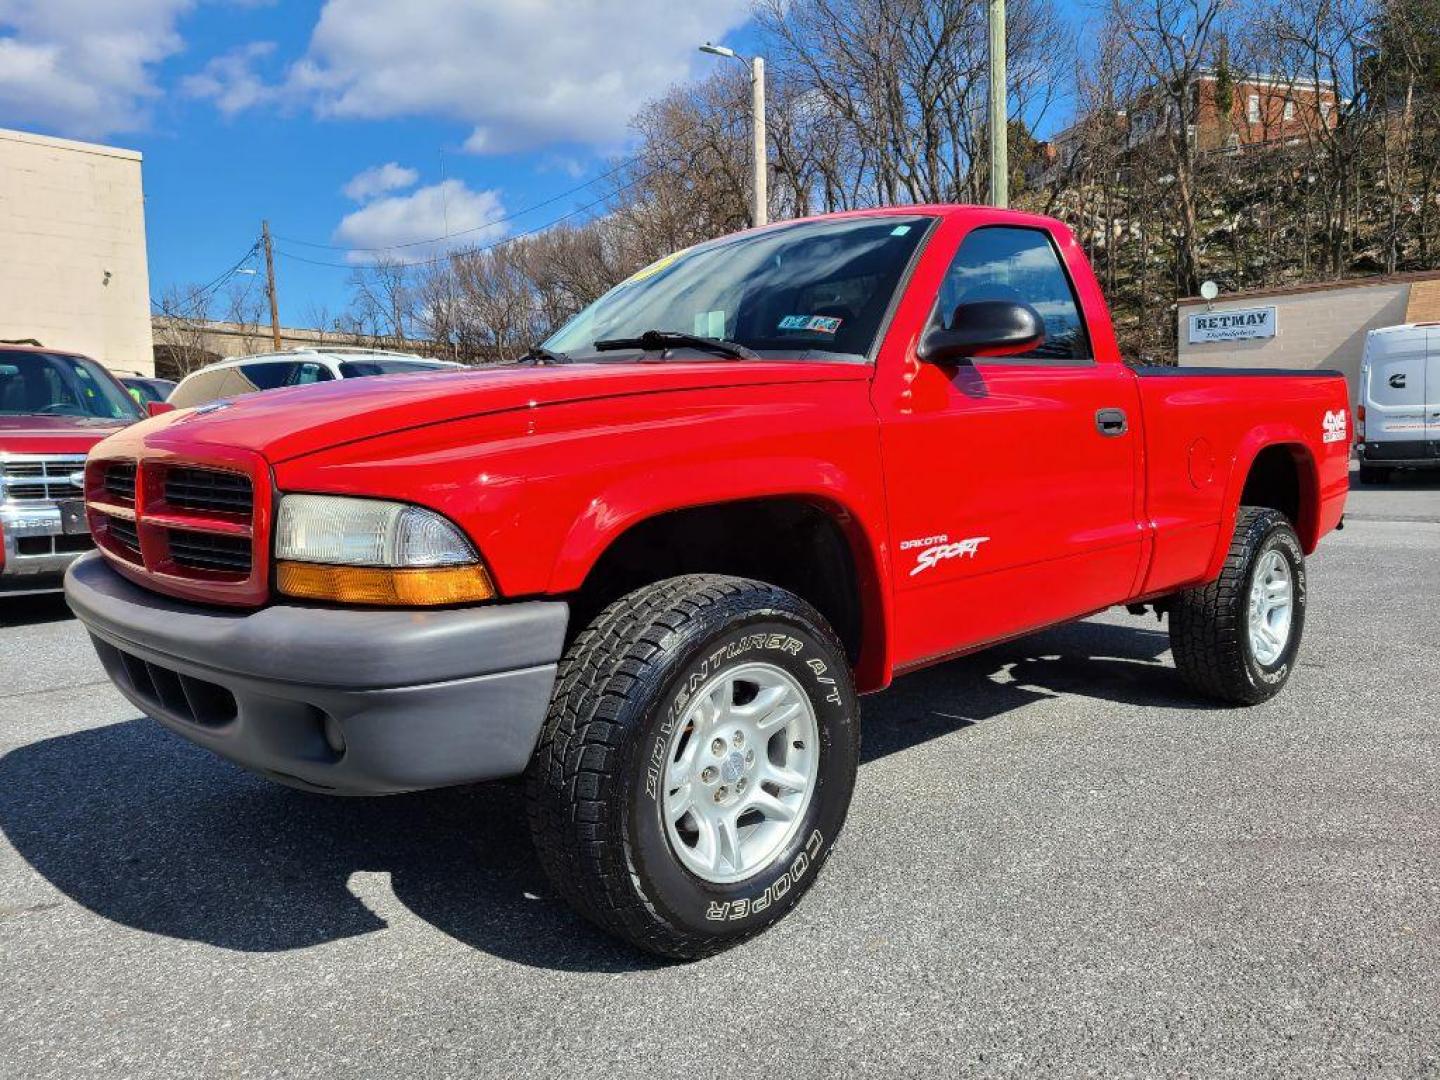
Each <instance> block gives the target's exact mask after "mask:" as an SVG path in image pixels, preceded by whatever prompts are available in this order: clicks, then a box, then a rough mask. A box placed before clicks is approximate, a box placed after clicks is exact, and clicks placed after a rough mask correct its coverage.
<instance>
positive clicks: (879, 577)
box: [67, 206, 1349, 957]
mask: <svg viewBox="0 0 1440 1080" xmlns="http://www.w3.org/2000/svg"><path fill="white" fill-rule="evenodd" d="M1346 408H1347V395H1346V386H1345V381H1344V379H1343V378H1342V377H1341V376H1340V375H1338V374H1332V373H1328V372H1307V373H1298V374H1296V373H1278V372H1274V371H1263V372H1261V371H1246V370H1235V369H1176V368H1139V369H1136V368H1132V367H1129V366H1127V365H1126V364H1124V363H1123V362H1122V361H1121V358H1120V356H1119V353H1118V351H1117V347H1116V342H1115V336H1114V332H1113V329H1112V326H1111V322H1110V317H1109V314H1108V313H1107V311H1106V307H1105V303H1104V301H1103V299H1102V297H1101V294H1100V290H1099V288H1098V286H1097V284H1096V281H1095V278H1094V276H1093V275H1092V273H1091V270H1090V268H1089V266H1088V265H1087V263H1086V260H1085V259H1084V257H1083V256H1082V254H1081V252H1080V249H1079V248H1078V247H1077V245H1076V243H1075V240H1074V239H1073V237H1072V236H1071V234H1070V232H1069V231H1068V230H1067V229H1066V228H1065V227H1064V226H1063V225H1062V224H1060V223H1059V222H1057V221H1054V220H1051V219H1048V218H1043V217H1035V216H1030V215H1026V214H1021V213H1012V212H997V211H994V210H989V209H982V208H976V207H957V206H915V207H905V208H899V209H889V210H876V211H866V212H861V213H851V214H841V215H834V216H826V217H819V218H814V219H810V220H803V221H790V222H785V223H782V224H776V225H772V226H770V227H767V228H763V229H758V230H753V231H750V232H745V233H741V234H739V235H735V236H729V237H725V238H722V239H719V240H715V241H712V242H709V243H705V244H700V245H698V246H696V247H693V248H690V249H688V250H686V251H682V252H679V253H677V254H675V255H672V256H670V257H668V258H666V259H663V260H661V261H660V262H657V263H655V264H654V265H652V266H649V267H647V268H646V269H644V270H642V271H640V272H639V273H637V274H636V275H634V276H633V277H632V278H630V279H629V280H628V281H626V282H624V283H622V284H621V285H619V286H617V287H616V288H615V289H614V290H612V291H611V292H610V293H608V294H607V295H605V296H604V297H603V298H601V299H600V300H599V301H597V302H596V303H595V304H594V305H592V306H591V307H589V308H587V309H586V310H585V311H583V312H582V313H581V314H579V315H578V316H576V318H575V319H574V320H572V321H571V322H570V323H569V324H568V325H567V326H566V327H565V328H564V329H562V330H561V331H560V332H559V333H557V334H556V335H555V336H554V337H553V338H551V339H550V340H549V341H548V342H546V343H545V345H544V346H543V347H537V348H536V349H535V350H534V351H533V352H532V353H531V354H530V355H529V356H527V357H526V358H524V360H522V361H521V362H520V363H517V364H513V365H510V366H506V367H500V368H492V369H487V370H478V371H467V372H442V373H431V374H422V375H414V376H410V375H402V376H395V377H393V378H387V379H374V380H362V381H360V382H354V383H336V384H332V385H317V386H314V387H304V388H297V389H294V390H281V391H276V392H273V393H268V394H257V395H254V396H252V397H249V398H245V399H242V400H236V401H233V402H226V401H221V402H217V403H213V404H210V405H207V406H204V407H203V408H199V409H195V410H192V411H184V410H182V411H179V412H176V413H172V414H169V415H166V416H163V417H157V418H154V419H151V420H149V421H147V422H145V423H141V424H138V425H136V426H135V427H133V428H129V429H127V430H125V431H123V432H121V433H119V434H117V435H115V436H112V437H111V438H110V439H108V440H106V441H105V442H104V443H102V444H101V445H100V446H98V447H97V448H96V449H95V451H94V452H93V453H92V454H91V455H90V459H89V462H88V465H87V468H86V498H87V501H88V508H89V515H90V524H91V527H92V528H93V530H94V533H95V535H96V537H97V541H98V544H99V547H100V552H99V553H98V554H96V555H93V556H87V557H86V558H84V559H82V560H81V561H80V562H78V563H77V564H76V565H75V566H74V567H73V568H72V569H71V571H70V573H69V575H68V578H67V593H68V596H69V600H70V604H71V606H72V607H73V608H74V610H75V612H76V613H77V614H78V615H79V617H80V618H81V619H82V620H83V621H84V623H85V625H86V626H87V627H88V628H89V630H90V633H91V634H92V636H93V639H94V643H95V647H96V648H97V650H98V651H99V654H100V657H101V659H102V660H103V662H104V664H105V666H106V668H107V670H108V671H109V673H110V676H111V677H112V678H113V679H114V681H115V683H116V684H117V685H118V686H119V687H120V689H121V690H122V692H124V694H125V695H126V696H127V697H128V698H129V699H130V700H131V701H132V702H133V703H134V704H135V705H136V706H137V707H138V708H140V709H142V710H143V711H145V712H146V713H148V714H149V715H150V716H153V717H154V718H156V719H157V720H159V721H160V722H161V723H162V724H164V725H165V726H167V727H169V728H171V729H173V730H174V731H176V732H179V733H180V734H182V735H183V736H185V737H186V738H188V739H191V740H193V741H194V742H196V743H199V744H200V745H202V746H205V747H209V748H210V749H212V750H214V751H215V752H216V753H218V754H220V755H223V756H224V757H227V758H229V759H231V760H233V761H236V762H239V763H240V764H242V765H245V766H247V767H249V768H252V769H255V770H258V771H260V772H262V773H264V774H266V775H268V776H270V777H272V778H274V779H275V780H278V781H280V782H282V783H286V784H291V785H294V786H297V787H301V788H305V789H308V790H311V791H317V792H331V793H337V794H374V793H384V792H393V791H404V790H413V789H419V788H428V787H435V786H440V785H447V784H461V783H467V782H470V781H476V780H482V779H488V778H493V777H504V776H517V775H520V774H525V775H527V777H528V786H529V806H530V819H531V827H532V830H533V835H534V837H535V840H536V846H537V848H538V850H539V854H540V857H541V860H542V862H543V863H544V865H545V867H546V869H547V870H548V872H549V873H550V875H551V877H552V879H553V881H554V884H555V887H556V889H557V890H559V892H561V893H562V894H563V895H564V896H566V897H567V898H568V899H569V900H570V901H571V902H572V903H574V905H575V906H576V907H577V908H578V909H579V910H580V911H581V912H583V913H584V914H585V915H587V916H588V917H589V918H591V919H592V920H594V921H595V922H596V923H598V924H600V925H601V926H603V927H605V928H607V929H609V930H611V931H613V932H614V933H616V934H619V935H620V936H622V937H624V938H626V939H627V940H629V941H631V942H633V943H635V944H636V945H639V946H641V947H643V948H646V949H649V950H652V951H655V952H658V953H661V954H664V955H669V956H675V957H696V956H702V955H706V954H709V953H712V952H715V951H717V950H719V949H721V948H724V947H726V946H728V945H731V944H734V943H735V942H737V941H740V940H742V939H744V938H746V937H747V936H749V935H752V934H754V933H756V932H758V931H759V930H761V929H762V928H764V927H765V926H767V925H769V924H770V923H772V922H774V921H775V920H776V919H778V918H779V917H781V916H782V915H783V914H784V913H785V912H786V911H787V910H789V908H791V907H792V906H793V905H794V904H795V903H796V901H797V900H798V898H799V897H800V896H801V894H803V893H804V892H805V890H806V889H807V888H808V887H809V886H810V885H811V884H812V883H813V881H814V880H815V876H816V872H817V871H818V869H819V867H820V865H821V864H822V863H823V862H824V861H825V859H826V857H827V856H828V855H829V854H830V852H831V850H832V848H833V846H834V844H835V841H836V839H837V837H838V836H839V833H840V829H841V825H842V823H843V821H844V818H845V814H846V810H847V807H848V804H849V801H850V795H851V789H852V786H853V784H854V782H855V774H856V762H857V756H858V750H859V739H860V729H859V718H860V710H859V704H858V701H857V697H856V695H857V694H864V693H870V692H873V691H877V690H880V689H883V688H884V687H885V686H887V685H888V684H889V683H890V681H891V679H892V678H893V677H895V676H896V675H898V674H902V673H904V672H907V671H912V670H914V669H916V668H920V667H923V666H925V665H927V664H934V663H937V662H939V661H942V660H945V659H947V658H949V657H954V656H958V655H960V654H962V653H966V652H970V651H973V650H976V649H980V648H983V647H985V646H987V645H990V644H993V643H995V642H998V641H1003V640H1005V639H1007V638H1013V637H1015V636H1017V635H1021V634H1025V633H1028V632H1030V631H1032V630H1035V629H1037V628H1039V627H1045V626H1050V625H1053V624H1055V623H1059V622H1063V621H1066V620H1071V619H1076V618H1079V617H1081V616H1084V615H1088V614H1090V613H1092V612H1097V611H1100V610H1102V609H1104V608H1107V607H1110V606H1112V605H1119V604H1124V605H1129V606H1131V607H1132V608H1134V609H1139V607H1140V606H1141V605H1149V606H1153V607H1154V608H1155V609H1156V610H1157V611H1159V612H1162V613H1165V614H1167V615H1168V617H1169V625H1170V633H1171V637H1172V641H1173V652H1174V656H1175V662H1176V666H1177V667H1178V668H1179V672H1180V675H1181V676H1182V677H1183V678H1184V679H1185V680H1186V681H1187V682H1188V683H1189V685H1191V686H1192V687H1193V688H1194V689H1195V690H1196V691H1198V692H1199V693H1202V694H1205V695H1208V696H1210V697H1213V698H1218V699H1221V700H1224V701H1230V702H1239V703H1253V702H1259V701H1262V700H1264V699H1266V698H1268V697H1270V696H1271V695H1273V694H1274V693H1276V692H1277V691H1278V690H1279V689H1280V687H1281V686H1282V685H1283V684H1284V683H1285V681H1286V679H1287V678H1288V677H1289V675H1290V673H1291V671H1292V669H1293V667H1294V663H1295V656H1296V650H1297V649H1298V648H1299V645H1300V638H1301V631H1302V629H1303V626H1304V619H1305V601H1306V579H1305V556H1306V555H1307V554H1308V553H1309V552H1311V551H1313V550H1314V548H1315V545H1316V544H1317V543H1318V542H1319V540H1320V538H1321V537H1322V536H1323V535H1324V534H1325V533H1326V532H1328V531H1329V530H1330V529H1332V528H1334V527H1335V526H1336V525H1337V524H1338V523H1339V521H1340V518H1341V513H1342V511H1343V508H1344V503H1345V496H1346V491H1347V489H1348V459H1349V439H1348V436H1347V422H1346V421H1347V418H1346Z"/></svg>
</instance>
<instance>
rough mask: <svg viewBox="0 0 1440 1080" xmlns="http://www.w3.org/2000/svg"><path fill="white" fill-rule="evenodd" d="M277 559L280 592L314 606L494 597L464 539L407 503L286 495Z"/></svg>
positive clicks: (449, 525)
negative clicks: (332, 602) (317, 603)
mask: <svg viewBox="0 0 1440 1080" xmlns="http://www.w3.org/2000/svg"><path fill="white" fill-rule="evenodd" d="M275 560H276V564H277V565H276V577H277V583H278V585H279V588H280V591H281V592H283V593H286V594H288V595H290V596H298V597H303V598H305V599H311V600H338V601H341V602H343V603H352V604H386V605H419V606H424V605H436V604H459V603H466V602H469V601H474V600H488V599H490V598H492V597H493V596H494V595H495V589H494V586H493V584H492V583H491V581H490V576H489V574H488V573H486V571H485V567H484V566H483V565H482V564H481V563H480V558H479V556H478V555H477V554H476V553H475V549H474V548H473V547H472V546H471V545H470V542H469V540H467V539H466V538H465V535H464V534H463V533H462V532H461V531H460V530H459V529H458V528H456V527H455V525H454V524H453V523H451V522H450V521H448V520H447V519H446V518H444V517H442V516H441V515H440V514H437V513H435V512H434V511H433V510H426V509H425V508H424V507H420V506H412V505H410V504H409V503H400V502H387V501H384V500H381V499H352V498H347V497H345V496H340V495H285V496H283V497H282V498H281V500H280V511H279V514H278V516H277V519H276V526H275Z"/></svg>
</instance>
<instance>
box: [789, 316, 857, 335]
mask: <svg viewBox="0 0 1440 1080" xmlns="http://www.w3.org/2000/svg"><path fill="white" fill-rule="evenodd" d="M844 321H845V320H844V319H839V318H836V317H835V316H833V315H786V316H785V317H784V318H783V319H781V320H780V329H781V330H808V331H810V332H811V333H812V334H833V333H835V331H837V330H839V329H840V324H841V323H842V322H844Z"/></svg>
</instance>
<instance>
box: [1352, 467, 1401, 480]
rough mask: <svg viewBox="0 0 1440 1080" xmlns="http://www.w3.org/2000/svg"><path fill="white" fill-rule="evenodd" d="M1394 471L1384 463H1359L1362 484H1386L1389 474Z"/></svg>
mask: <svg viewBox="0 0 1440 1080" xmlns="http://www.w3.org/2000/svg"><path fill="white" fill-rule="evenodd" d="M1394 471H1395V470H1394V469H1390V468H1386V467H1385V466H1384V465H1361V466H1360V482H1361V483H1362V484H1388V483H1389V482H1390V474H1391V473H1393V472H1394Z"/></svg>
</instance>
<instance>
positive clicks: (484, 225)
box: [275, 157, 639, 257]
mask: <svg viewBox="0 0 1440 1080" xmlns="http://www.w3.org/2000/svg"><path fill="white" fill-rule="evenodd" d="M638 160H639V158H638V157H631V158H626V159H625V160H624V161H622V162H621V163H620V164H619V165H616V166H615V167H614V168H613V169H611V170H609V171H608V172H603V173H601V174H600V175H599V176H593V177H591V178H590V179H589V180H586V181H585V182H584V183H583V184H577V185H576V186H575V187H573V188H570V189H569V190H567V191H562V192H560V194H558V195H555V196H552V197H551V198H549V199H546V200H544V201H543V202H538V203H535V204H534V205H533V206H527V207H525V208H524V209H523V210H516V211H514V212H513V213H509V214H505V215H503V216H501V217H497V218H491V219H490V220H489V221H484V222H481V223H480V224H479V225H475V226H472V227H471V228H468V229H459V230H457V231H455V232H447V233H446V234H445V235H444V236H436V237H432V238H431V239H429V240H407V241H405V243H403V244H387V245H385V246H384V247H352V246H350V245H349V244H321V243H319V242H317V241H314V240H297V239H296V238H295V237H293V236H281V235H280V234H279V233H276V234H275V239H276V240H281V241H284V242H285V243H287V244H299V245H300V246H301V247H312V248H322V249H324V250H325V251H368V252H375V251H396V250H399V249H400V248H411V247H424V246H425V245H427V244H439V243H443V242H444V241H446V240H453V239H454V238H455V237H457V236H467V235H469V234H470V233H477V232H482V231H484V230H485V229H488V228H491V227H492V226H495V225H499V224H502V223H503V222H506V221H514V220H515V219H516V218H519V217H524V216H525V215H526V214H530V213H534V212H535V211H536V210H543V209H544V208H545V207H547V206H551V205H553V204H554V203H557V202H559V201H560V200H561V199H564V198H566V197H567V196H570V195H574V194H575V193H576V192H577V191H584V190H585V189H586V188H587V187H590V186H591V185H592V184H598V183H599V182H600V181H601V180H608V179H609V178H610V177H612V176H614V175H615V174H616V173H618V172H621V171H623V170H624V169H626V168H628V167H629V166H630V165H632V164H634V163H635V162H636V161H638ZM292 257H293V256H292Z"/></svg>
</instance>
